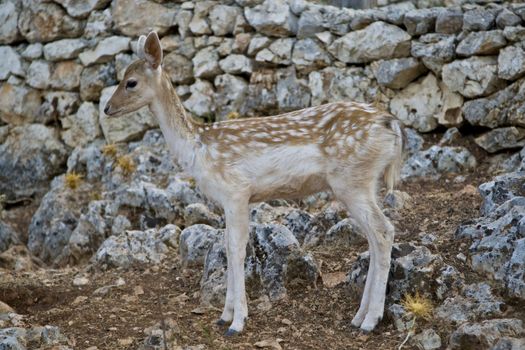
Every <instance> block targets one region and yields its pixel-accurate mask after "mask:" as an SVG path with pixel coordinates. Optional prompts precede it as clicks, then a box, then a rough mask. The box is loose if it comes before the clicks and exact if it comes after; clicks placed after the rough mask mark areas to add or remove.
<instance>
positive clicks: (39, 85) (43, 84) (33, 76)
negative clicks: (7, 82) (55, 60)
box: [26, 60, 52, 89]
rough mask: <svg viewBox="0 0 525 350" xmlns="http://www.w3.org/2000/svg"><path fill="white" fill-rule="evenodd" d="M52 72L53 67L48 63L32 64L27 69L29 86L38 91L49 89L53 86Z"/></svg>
mask: <svg viewBox="0 0 525 350" xmlns="http://www.w3.org/2000/svg"><path fill="white" fill-rule="evenodd" d="M51 70H52V66H51V64H50V63H49V62H47V61H44V60H37V61H33V62H31V65H30V66H29V68H28V69H27V73H28V78H27V80H26V82H27V84H28V85H29V86H31V87H34V88H36V89H47V88H49V86H50V85H51V82H50V78H51Z"/></svg>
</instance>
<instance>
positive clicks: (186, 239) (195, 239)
mask: <svg viewBox="0 0 525 350" xmlns="http://www.w3.org/2000/svg"><path fill="white" fill-rule="evenodd" d="M221 236H222V232H221V230H217V229H214V228H213V227H211V226H208V225H204V224H198V225H193V226H190V227H187V228H185V229H184V230H182V232H181V234H180V243H179V248H180V256H181V259H182V261H183V263H184V264H185V265H186V266H195V265H203V264H204V260H205V258H206V255H207V254H208V249H209V248H210V247H211V246H212V245H213V244H214V243H215V242H217V241H218V240H220V238H221Z"/></svg>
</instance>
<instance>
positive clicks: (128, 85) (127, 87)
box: [126, 79, 137, 89]
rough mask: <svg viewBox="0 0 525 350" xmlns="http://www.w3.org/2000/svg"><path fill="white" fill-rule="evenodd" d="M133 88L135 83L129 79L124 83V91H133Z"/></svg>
mask: <svg viewBox="0 0 525 350" xmlns="http://www.w3.org/2000/svg"><path fill="white" fill-rule="evenodd" d="M135 86H137V81H136V80H133V79H130V80H128V81H127V82H126V89H133V88H134V87H135Z"/></svg>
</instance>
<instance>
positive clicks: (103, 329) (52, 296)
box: [0, 166, 525, 349]
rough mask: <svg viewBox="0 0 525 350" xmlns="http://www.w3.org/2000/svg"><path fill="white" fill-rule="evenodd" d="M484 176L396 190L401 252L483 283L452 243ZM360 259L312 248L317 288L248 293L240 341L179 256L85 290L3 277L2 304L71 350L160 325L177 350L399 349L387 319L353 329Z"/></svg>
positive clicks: (57, 276)
mask: <svg viewBox="0 0 525 350" xmlns="http://www.w3.org/2000/svg"><path fill="white" fill-rule="evenodd" d="M483 169H486V166H482V167H480V168H478V171H477V172H476V173H475V174H470V175H468V176H467V179H466V181H464V182H462V183H456V182H454V181H453V179H454V177H448V178H447V177H446V178H443V179H441V180H439V181H418V182H411V183H407V184H404V185H402V186H401V188H400V189H401V190H403V191H406V192H408V193H409V194H410V196H411V197H412V203H411V205H409V206H407V207H405V208H404V209H402V210H401V211H400V212H399V213H397V215H395V218H394V220H393V221H394V224H395V226H396V229H397V237H396V241H397V242H403V241H406V242H410V241H417V240H418V236H419V234H420V233H422V232H426V233H432V234H434V235H435V236H436V237H437V238H438V239H437V241H436V242H435V244H434V246H430V249H431V251H432V252H433V253H439V254H440V255H441V256H442V257H443V259H444V260H445V262H446V263H447V264H450V265H453V266H455V267H456V268H457V269H458V270H459V271H462V272H463V273H464V275H465V278H466V280H467V282H472V281H484V279H483V278H482V277H481V276H477V275H476V274H474V273H473V272H470V270H469V268H468V267H467V264H466V263H464V262H463V261H462V260H461V259H458V258H457V257H456V256H457V255H458V254H459V253H463V254H465V256H468V254H467V252H468V247H469V243H468V242H466V241H458V240H457V239H455V238H454V232H455V230H456V228H457V226H458V225H459V224H460V223H462V222H464V221H466V220H468V219H472V218H475V217H477V216H478V215H479V207H480V204H481V198H480V197H479V195H478V194H477V190H476V188H477V186H478V185H479V184H480V183H482V182H484V181H486V180H487V179H489V178H491V177H492V174H487V172H486V170H483ZM366 249H367V247H366V245H363V246H353V247H341V246H337V247H334V246H320V247H318V248H316V249H315V250H314V251H313V254H314V255H315V257H316V260H317V262H318V263H320V266H321V270H322V273H323V281H320V282H319V283H318V284H317V286H316V287H304V286H299V285H297V286H288V287H289V288H288V290H289V293H288V296H287V298H286V299H285V300H281V301H279V302H275V303H272V304H271V307H270V308H268V303H267V302H265V300H263V299H257V297H256V294H257V293H256V292H257V291H254V290H250V291H249V294H250V295H251V298H250V301H249V309H250V318H249V320H248V322H247V326H246V328H245V331H244V332H243V333H242V334H241V335H239V336H236V337H233V338H225V337H224V336H223V333H224V331H225V329H224V328H221V327H219V326H217V325H215V321H216V320H217V319H218V317H219V315H220V309H219V308H217V309H214V308H208V309H202V308H200V305H199V281H200V277H201V270H200V269H186V268H183V267H182V266H181V263H180V261H179V258H178V256H177V254H175V253H174V254H173V256H172V257H170V258H168V259H166V260H165V261H164V262H163V263H162V264H161V265H159V266H153V267H148V268H140V267H137V268H135V269H131V270H127V271H121V270H110V271H107V272H100V271H99V272H97V271H89V274H88V278H89V284H88V285H87V286H83V287H76V286H74V285H73V283H72V282H73V279H74V278H75V276H76V275H77V274H78V273H79V272H86V271H85V270H84V271H82V270H81V268H67V269H61V270H51V269H41V270H38V271H35V272H30V273H22V274H14V273H6V274H2V275H0V300H2V301H4V302H6V303H7V304H9V305H10V306H12V307H13V308H14V309H15V310H16V311H17V312H18V313H20V314H23V315H26V316H27V319H26V321H27V323H28V324H34V325H37V324H38V325H46V324H50V325H56V326H58V327H60V329H61V331H62V332H63V333H64V334H65V335H66V336H67V337H68V338H69V339H70V340H71V344H72V347H73V348H74V349H87V348H89V347H90V346H97V348H98V349H137V347H138V346H139V344H141V343H142V342H143V341H144V338H145V337H146V335H145V329H146V328H148V327H151V326H153V325H155V324H156V323H159V322H160V321H161V320H163V319H172V320H173V321H172V323H173V324H175V327H174V328H175V329H174V336H175V338H176V340H177V343H178V344H179V345H183V346H188V345H201V347H202V348H204V349H252V348H255V346H254V344H255V343H256V342H259V341H263V340H273V341H276V340H278V341H279V344H280V346H281V347H282V348H283V349H397V348H398V346H399V345H400V343H401V342H402V341H403V339H404V338H405V336H406V334H405V333H404V332H399V331H397V330H396V329H395V327H394V325H393V322H392V320H389V319H388V318H385V319H384V320H383V321H382V322H381V323H380V325H379V326H378V327H377V328H376V330H374V331H373V332H372V333H370V334H363V333H362V332H361V331H359V330H357V329H354V328H352V327H351V325H350V320H351V319H352V317H353V315H354V313H355V312H356V310H357V308H358V303H359V296H357V295H354V294H352V293H351V292H350V291H349V288H348V286H347V285H346V284H345V283H340V282H341V281H342V280H343V279H344V277H345V274H346V273H347V272H348V271H349V268H350V265H351V264H352V262H353V261H355V259H356V258H357V256H358V254H359V253H361V252H363V251H365V250H366ZM118 279H123V280H124V281H125V284H124V285H121V286H118V287H112V288H110V289H109V291H108V292H107V293H106V294H104V293H102V294H100V293H96V292H95V291H96V290H97V289H99V288H100V287H104V286H108V285H113V284H115V283H116V281H117V280H118ZM496 291H497V292H498V290H497V289H496ZM434 302H435V303H436V304H437V301H434ZM520 309H521V310H525V305H523V303H521V304H512V302H509V303H508V308H507V310H506V315H505V316H508V317H517V318H520V319H522V320H524V321H525V314H524V313H523V311H521V312H520V311H519V310H520ZM418 327H419V328H421V329H424V328H428V327H432V328H433V329H434V330H436V331H437V332H438V333H439V334H440V335H441V338H442V341H443V343H444V344H446V343H447V340H448V336H449V335H450V333H451V332H453V331H454V327H453V326H451V325H448V324H446V323H443V322H441V321H439V320H438V319H432V320H430V321H420V322H419V324H418ZM404 348H405V349H410V348H411V345H406V346H405V347H404Z"/></svg>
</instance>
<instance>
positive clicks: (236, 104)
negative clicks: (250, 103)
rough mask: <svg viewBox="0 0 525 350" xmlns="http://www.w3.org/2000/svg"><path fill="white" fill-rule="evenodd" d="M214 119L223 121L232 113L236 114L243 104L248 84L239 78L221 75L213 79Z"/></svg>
mask: <svg viewBox="0 0 525 350" xmlns="http://www.w3.org/2000/svg"><path fill="white" fill-rule="evenodd" d="M214 84H215V88H216V90H217V91H216V94H215V101H216V102H215V103H216V108H217V110H216V113H217V116H216V119H217V120H224V119H225V118H226V116H227V115H228V114H230V113H232V112H234V113H238V112H239V111H240V110H241V109H242V106H243V105H244V103H245V99H246V96H247V90H248V83H247V82H246V81H245V80H244V79H243V78H240V77H237V76H234V75H231V74H223V75H218V76H216V77H215V81H214Z"/></svg>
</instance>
